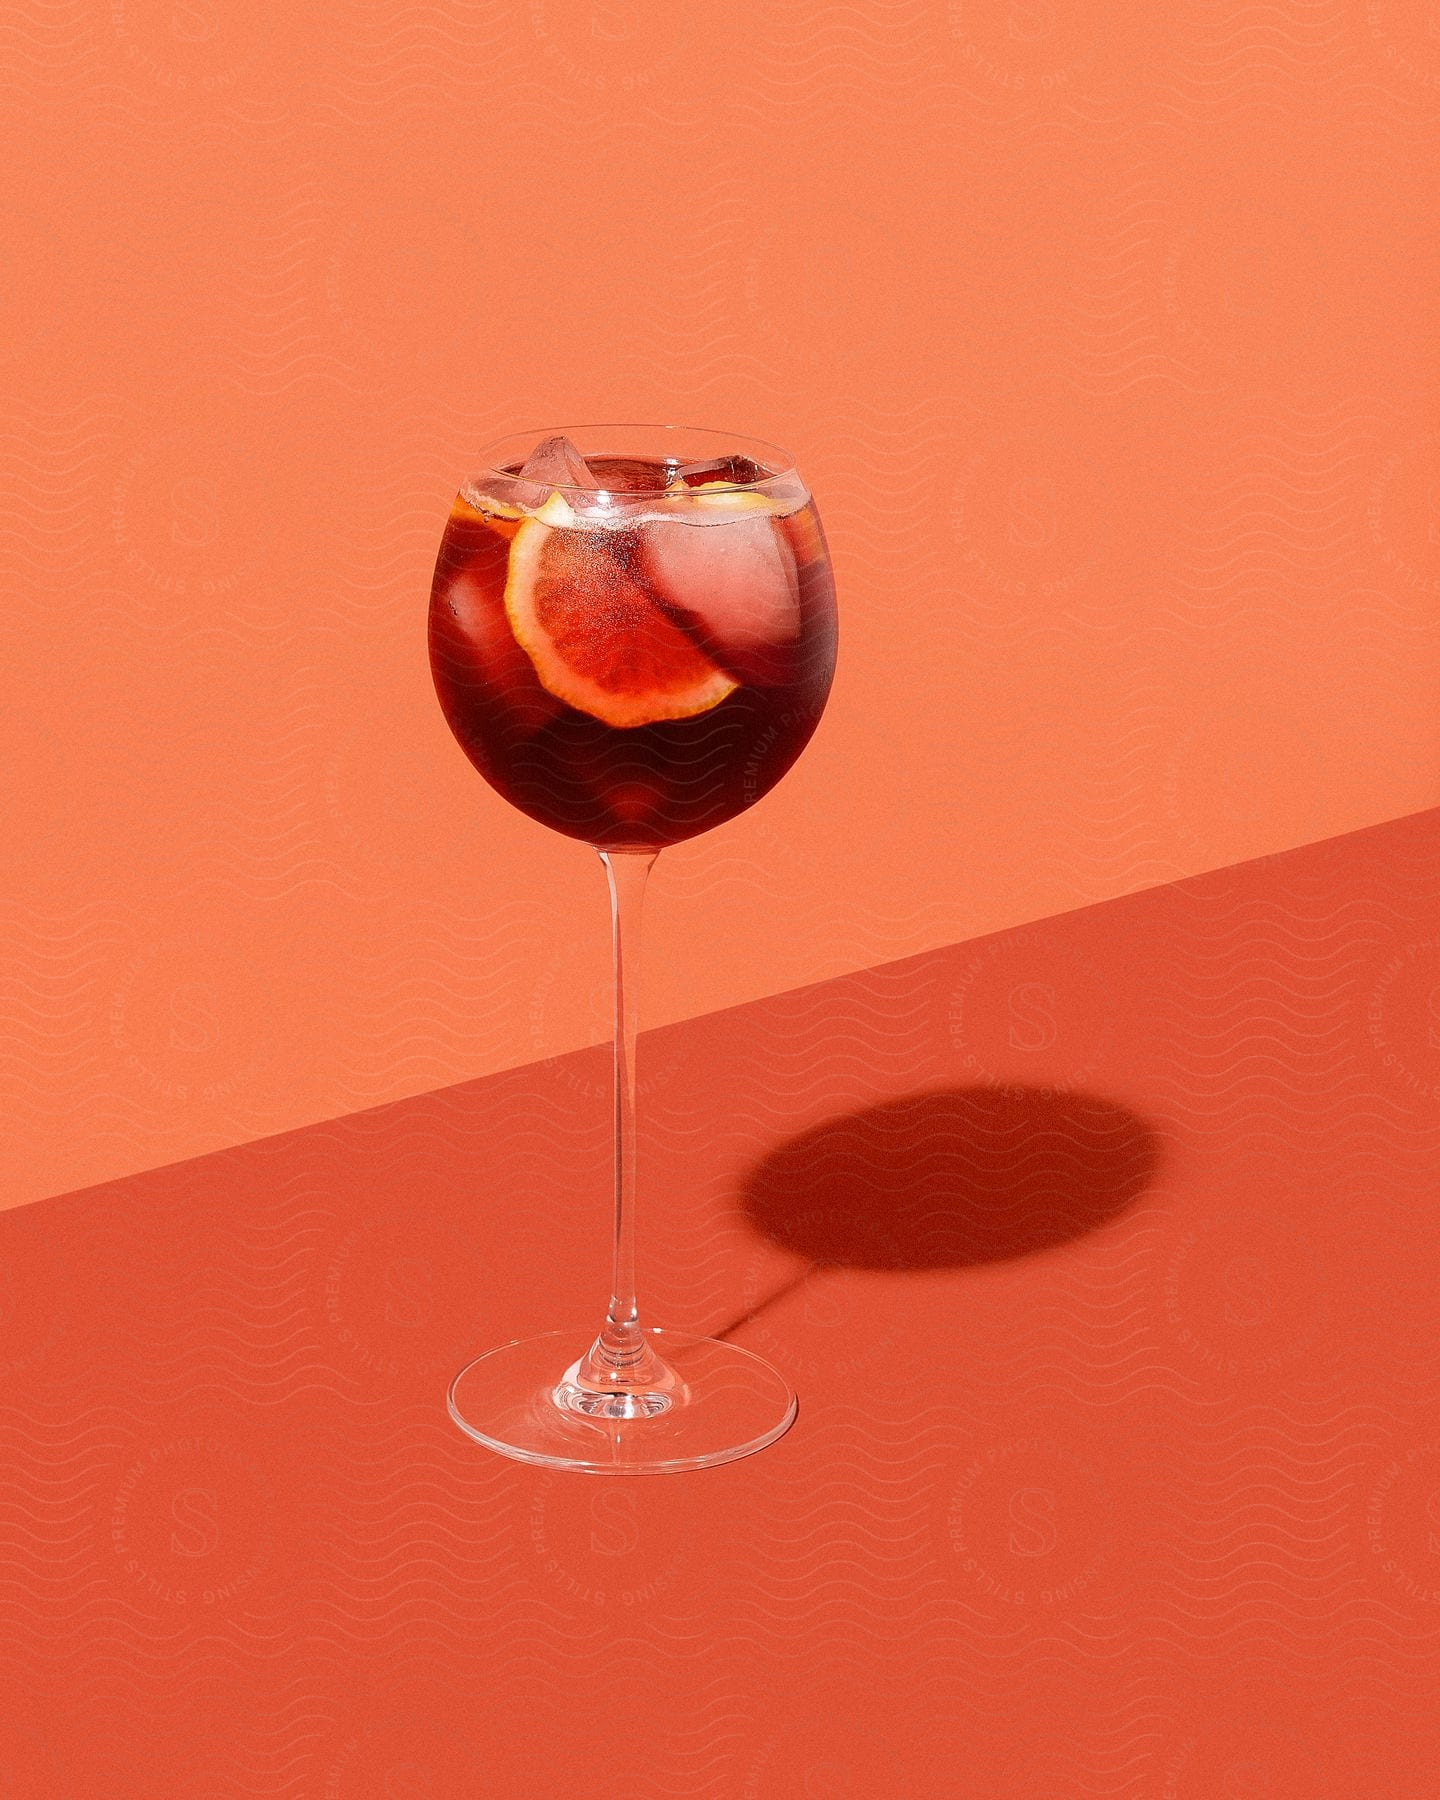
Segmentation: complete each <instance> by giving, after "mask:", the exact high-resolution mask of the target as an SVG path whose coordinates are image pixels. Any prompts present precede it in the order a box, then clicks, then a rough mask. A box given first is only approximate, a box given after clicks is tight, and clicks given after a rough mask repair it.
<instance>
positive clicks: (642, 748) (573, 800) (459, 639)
mask: <svg viewBox="0 0 1440 1800" xmlns="http://www.w3.org/2000/svg"><path fill="white" fill-rule="evenodd" d="M585 473H586V475H588V477H590V478H593V479H594V480H595V481H596V483H597V487H596V489H595V490H594V491H593V492H591V491H577V490H576V489H575V488H572V487H562V488H557V489H554V490H550V489H547V488H546V487H544V486H543V485H542V484H540V483H537V482H535V481H533V480H529V481H527V480H526V479H525V478H524V477H523V476H522V474H521V473H520V471H518V470H516V471H511V472H510V473H509V474H508V475H506V476H495V477H491V478H490V479H489V480H488V481H487V482H486V483H484V484H483V485H482V484H477V483H469V484H467V485H466V487H465V488H464V489H462V491H461V493H460V495H459V496H457V499H456V501H455V505H454V507H453V508H452V511H451V515H450V519H449V522H448V525H447V527H446V531H445V536H444V539H443V541H442V544H441V548H440V555H439V559H438V562H437V564H436V569H435V579H434V583H433V587H432V590H431V605H430V657H431V667H432V669H433V672H434V676H435V686H436V689H437V692H438V693H439V696H440V702H441V705H442V707H443V709H444V712H445V717H446V720H447V721H448V723H449V725H450V728H451V730H452V731H453V732H454V734H455V736H456V738H457V739H458V741H459V743H460V745H461V747H462V748H463V749H464V750H465V752H466V754H467V755H468V756H469V758H470V760H471V761H472V762H473V763H474V764H475V766H476V768H478V769H479V770H480V772H481V774H482V775H484V776H485V778H486V780H487V781H489V782H490V784H491V785H492V786H493V787H494V788H495V789H496V790H497V791H498V792H499V793H501V794H502V795H504V797H505V798H506V799H507V800H509V801H510V802H511V804H512V805H514V806H517V807H519V808H520V810H521V811H522V812H525V813H528V814H529V815H530V817H532V818H534V819H537V820H538V821H539V822H540V823H541V824H543V825H548V826H550V827H551V829H552V830H555V831H560V832H564V833H565V834H566V835H568V836H570V837H575V838H580V839H583V840H584V841H585V842H587V843H591V844H596V845H599V846H600V847H601V848H611V849H619V848H627V849H641V848H661V847H663V846H664V845H666V844H673V843H678V842H680V841H681V840H682V839H684V838H688V837H694V836H695V835H696V834H697V833H699V832H702V831H708V830H709V829H710V828H711V827H712V826H715V825H719V824H722V823H723V822H724V821H725V820H726V819H730V818H734V817H735V815H736V814H737V813H740V812H743V811H744V810H745V808H746V807H748V806H751V805H753V804H754V802H755V801H756V800H758V799H759V798H760V797H761V795H762V794H765V793H767V792H768V791H769V790H770V788H772V787H773V786H774V785H775V783H776V782H777V781H778V780H779V779H780V777H781V776H782V775H783V774H784V773H785V771H786V770H787V769H788V768H789V767H790V765H791V763H793V762H794V760H795V758H796V757H797V756H798V755H799V754H800V752H801V750H802V749H803V748H804V747H805V744H806V743H807V742H808V740H809V738H810V736H811V734H812V732H813V731H814V729H815V726H816V724H817V723H818V721H819V718H820V715H821V712H822V711H823V709H824V706H825V701H826V698H827V696H828V694H829V691H830V682H831V677H832V675H833V672H834V666H835V596H834V586H833V583H832V579H831V575H830V564H829V558H828V555H827V554H826V550H825V539H824V534H823V532H822V530H821V527H820V521H819V516H818V514H817V513H816V510H815V505H814V502H813V501H812V500H811V499H810V497H809V495H808V494H807V493H806V492H805V490H804V489H803V487H801V486H800V485H799V483H798V481H796V480H794V478H787V479H786V480H783V481H782V480H779V479H769V478H768V471H766V470H763V469H761V468H759V466H758V465H756V464H754V463H749V462H746V461H745V459H743V458H727V459H726V461H725V463H724V464H723V465H722V464H717V465H714V466H713V467H710V468H696V469H691V470H689V471H687V472H682V473H681V474H680V475H679V476H678V477H677V474H676V471H675V470H674V469H673V468H667V466H666V465H665V464H662V463H659V462H651V461H646V460H641V459H636V458H619V457H606V458H596V457H591V458H589V459H588V466H587V467H586V469H585ZM552 479H553V477H552ZM757 482H758V483H760V485H758V486H757V485H756V484H757Z"/></svg>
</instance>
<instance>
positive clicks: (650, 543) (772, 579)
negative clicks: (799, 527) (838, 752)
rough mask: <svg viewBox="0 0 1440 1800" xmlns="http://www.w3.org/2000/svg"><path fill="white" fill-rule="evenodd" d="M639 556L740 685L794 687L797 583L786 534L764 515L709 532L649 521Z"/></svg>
mask: <svg viewBox="0 0 1440 1800" xmlns="http://www.w3.org/2000/svg"><path fill="white" fill-rule="evenodd" d="M641 554H642V558H643V563H644V571H645V574H646V576H647V578H648V580H649V582H650V584H651V588H652V591H653V592H654V593H655V595H656V598H657V599H658V600H659V601H660V602H661V604H662V605H664V606H665V607H667V608H668V609H669V610H671V611H672V612H673V613H674V614H675V616H676V617H677V619H679V620H680V622H681V623H682V624H684V626H685V628H686V629H687V630H688V631H689V632H690V634H691V635H692V636H693V637H694V638H695V640H696V641H697V642H698V643H699V644H700V646H701V648H702V649H703V650H704V651H705V652H706V653H707V655H709V656H710V657H712V658H713V659H714V660H715V661H716V662H718V663H719V664H720V666H721V668H723V669H725V670H727V671H728V672H729V673H730V674H731V675H733V676H734V677H735V679H736V680H737V681H741V682H746V683H753V684H754V685H756V686H759V687H773V686H778V685H780V684H782V683H783V682H785V681H786V680H788V679H789V677H790V669H791V664H792V662H793V660H794V654H795V647H796V642H797V639H798V637H799V632H800V583H799V579H798V574H797V570H796V567H795V558H794V556H793V554H792V553H791V550H790V546H789V544H788V543H787V542H786V540H785V536H784V533H783V531H781V530H780V529H778V528H777V526H776V525H775V523H774V521H773V520H771V519H770V518H769V517H768V516H767V515H766V514H764V513H763V512H762V513H760V514H758V515H757V514H755V513H749V514H740V515H737V516H735V517H732V518H730V519H728V520H727V521H726V522H725V524H723V525H721V526H719V527H718V528H717V529H715V530H711V531H696V530H695V529H694V528H693V527H692V526H690V525H688V524H685V523H684V522H683V521H682V520H680V519H678V518H677V519H675V520H673V521H672V520H663V519H651V520H649V521H647V523H646V524H645V526H644V531H643V538H642V549H641Z"/></svg>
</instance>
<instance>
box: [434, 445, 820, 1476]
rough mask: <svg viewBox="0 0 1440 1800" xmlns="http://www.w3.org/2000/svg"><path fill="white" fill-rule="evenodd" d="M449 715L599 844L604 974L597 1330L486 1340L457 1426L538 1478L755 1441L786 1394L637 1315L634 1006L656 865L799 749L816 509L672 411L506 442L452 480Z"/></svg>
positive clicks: (776, 1383) (439, 573)
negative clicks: (493, 1344) (588, 1334)
mask: <svg viewBox="0 0 1440 1800" xmlns="http://www.w3.org/2000/svg"><path fill="white" fill-rule="evenodd" d="M430 660H431V668H432V670H433V673H434V677H435V686H436V690H437V692H438V694H439V696H440V704H441V707H442V708H443V710H444V713H445V717H446V720H447V721H448V723H449V726H450V729H451V731H452V732H453V733H454V734H455V737H456V738H457V739H458V741H459V743H460V745H461V747H462V749H463V750H464V751H465V753H466V755H467V756H468V757H469V758H470V760H471V762H473V763H474V765H475V766H476V768H477V769H479V771H480V773H481V774H482V775H483V776H484V777H485V778H486V780H487V781H488V782H489V783H490V784H491V786H492V787H494V788H495V789H496V790H497V791H498V792H499V793H500V794H502V795H503V796H504V797H505V799H507V800H509V801H510V802H511V804H512V805H514V806H517V807H519V808H520V810H521V811H522V812H525V813H528V814H529V815H530V817H531V818H533V819H537V820H539V821H540V823H541V824H543V825H548V826H549V827H550V828H551V829H552V830H553V831H560V832H564V833H565V834H566V835H567V836H569V837H573V838H578V839H580V840H581V841H582V842H584V843H588V844H590V845H591V846H593V848H595V849H596V850H597V851H598V852H599V855H600V860H601V862H602V863H603V865H604V867H605V873H606V876H607V878H608V883H609V890H610V906H611V926H612V945H613V954H614V980H615V1040H614V1048H615V1096H614V1105H615V1142H614V1155H615V1239H614V1264H613V1279H612V1283H611V1298H610V1304H609V1307H608V1309H607V1311H606V1314H605V1320H604V1323H603V1325H602V1326H601V1327H600V1330H599V1332H598V1334H597V1335H596V1336H595V1338H594V1340H593V1342H591V1343H590V1344H589V1346H588V1348H587V1347H586V1344H585V1341H584V1337H585V1334H583V1333H580V1334H575V1333H568V1332H563V1331H557V1332H548V1333H545V1334H543V1335H542V1336H539V1337H532V1338H526V1339H521V1340H518V1341H516V1342H513V1343H509V1344H505V1345H502V1346H500V1347H499V1348H497V1349H493V1350H490V1351H487V1352H486V1353H485V1354H484V1355H482V1356H480V1357H477V1358H476V1359H475V1360H474V1361H473V1362H471V1363H469V1364H468V1365H467V1366H466V1367H465V1368H464V1369H462V1370H461V1371H460V1373H459V1374H458V1375H457V1376H456V1378H455V1380H454V1382H453V1383H452V1384H451V1388H450V1393H449V1407H450V1413H451V1416H452V1417H453V1418H454V1419H455V1421H456V1423H457V1424H458V1425H459V1426H460V1427H461V1428H462V1430H464V1431H466V1432H468V1433H469V1435H470V1436H471V1437H473V1438H475V1439H477V1440H478V1441H479V1442H480V1443H482V1444H485V1445H488V1446H489V1448H491V1449H492V1450H497V1451H499V1452H500V1453H501V1454H502V1455H505V1456H510V1457H514V1458H517V1459H518V1460H519V1461H522V1462H529V1463H538V1464H541V1465H543V1466H545V1467H549V1468H566V1469H578V1470H584V1471H588V1472H591V1473H612V1474H649V1473H658V1472H662V1471H669V1470H678V1469H696V1468H705V1467H708V1466H710V1465H712V1464H716V1463H723V1462H729V1461H732V1460H733V1459H734V1458H736V1457H739V1456H746V1455H748V1454H750V1453H751V1452H752V1451H755V1450H759V1449H761V1448H763V1447H764V1446H765V1445H766V1444H769V1443H772V1442H773V1441H774V1440H775V1439H776V1438H777V1437H779V1436H780V1434H781V1433H782V1432H783V1431H784V1430H785V1429H786V1428H787V1427H788V1426H789V1424H790V1423H791V1421H792V1420H793V1418H794V1417H795V1396H794V1394H793V1393H792V1391H791V1389H790V1387H789V1384H788V1383H787V1382H786V1381H785V1380H784V1378H783V1377H782V1376H781V1375H780V1374H779V1373H777V1371H776V1370H775V1369H773V1368H772V1367H771V1366H770V1365H769V1363H767V1362H765V1361H764V1360H763V1359H762V1358H760V1357H758V1356H756V1355H754V1354H753V1353H752V1352H751V1351H748V1350H744V1349H742V1348H740V1347H739V1346H738V1345H735V1344H729V1343H723V1342H720V1341H718V1340H716V1339H710V1338H703V1337H694V1336H690V1335H687V1334H685V1333H682V1332H676V1331H672V1330H670V1329H669V1328H665V1329H660V1328H658V1327H655V1326H651V1325H648V1324H645V1325H642V1323H641V1319H640V1312H639V1308H638V1305H637V1302H636V1296H635V1031H636V1019H635V999H636V994H637V987H638V984H637V972H638V971H637V964H638V957H639V942H640V917H641V905H642V900H643V896H644V891H645V883H646V878H647V877H648V875H649V873H650V869H651V866H652V865H653V863H654V861H655V858H656V856H657V855H658V854H659V852H660V851H661V850H662V849H663V848H664V847H665V846H666V845H667V844H674V843H679V842H681V841H682V840H683V839H685V838H689V837H694V836H695V835H696V834H697V833H699V832H702V831H708V830H709V829H710V828H711V827H712V826H715V825H719V824H722V823H723V822H724V821H725V820H726V819H731V818H734V817H735V815H736V814H737V813H740V812H743V811H744V810H745V808H746V807H748V806H752V805H753V804H754V803H755V801H757V800H758V799H760V797H761V796H762V795H763V794H765V793H766V792H768V791H769V789H770V788H772V787H773V786H774V785H775V783H776V782H777V781H778V780H779V779H780V777H781V776H782V775H783V774H784V773H785V771H786V770H787V769H788V768H789V767H790V765H791V763H793V762H794V761H795V758H796V757H797V756H798V755H799V754H800V752H801V750H803V749H804V747H805V745H806V743H807V742H808V741H809V738H810V736H811V734H812V732H813V731H814V729H815V726H816V724H817V723H818V721H819V718H820V714H821V712H822V711H823V709H824V706H825V701H826V698H827V696H828V694H829V691H830V682H831V677H832V675H833V672H834V667H835V591H834V583H833V581H832V579H831V573H830V560H829V556H828V554H827V551H826V548H825V536H824V532H823V531H822V529H821V526H820V519H819V515H818V514H817V512H816V510H815V503H814V501H813V500H812V499H811V497H810V495H809V493H808V491H807V489H806V487H805V485H804V483H803V481H802V480H801V479H800V476H799V474H798V473H797V471H796V469H795V466H794V463H793V462H792V460H791V459H790V457H789V456H787V455H786V454H785V453H784V452H783V451H780V450H777V449H775V448H774V447H773V446H771V445H769V444H764V443H760V442H758V441H755V440H750V439H746V438H739V437H732V436H729V435H727V434H725V433H722V432H715V431H701V430H691V429H688V428H681V427H676V426H648V425H597V426H580V427H573V428H570V429H568V430H566V431H563V432H561V431H553V432H546V433H532V434H529V435H524V436H514V437H509V438H504V439H502V440H500V441H499V442H498V443H496V444H493V445H491V447H490V449H489V450H488V452H486V453H485V455H484V458H483V466H482V468H481V470H480V472H479V473H478V474H477V475H476V476H475V477H474V479H473V480H470V481H467V482H466V483H465V484H464V486H463V487H462V488H461V489H460V492H459V494H458V496H457V497H456V500H455V503H454V506H453V508H452V510H451V514H450V519H449V522H448V524H447V526H446V529H445V536H444V540H443V542H442V544H441V547H440V555H439V560H438V562H437V564H436V569H435V580H434V584H433V588H432V593H431V602H430Z"/></svg>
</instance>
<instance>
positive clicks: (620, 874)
mask: <svg viewBox="0 0 1440 1800" xmlns="http://www.w3.org/2000/svg"><path fill="white" fill-rule="evenodd" d="M658 854H659V852H658V851H655V850H602V851H601V852H600V860H601V862H602V863H604V865H605V874H606V877H607V878H608V880H609V883H610V929H611V944H612V947H613V952H614V965H615V1256H614V1265H613V1273H612V1276H611V1282H610V1305H609V1308H608V1309H607V1311H606V1314H605V1324H604V1326H603V1327H602V1329H601V1332H600V1335H599V1336H598V1337H597V1338H596V1340H595V1342H594V1343H593V1344H592V1345H591V1347H590V1350H589V1353H588V1355H586V1356H585V1357H583V1358H582V1359H581V1361H580V1363H579V1364H578V1366H577V1368H576V1370H575V1378H576V1380H577V1381H578V1383H579V1384H580V1385H581V1387H583V1388H587V1389H597V1388H598V1389H608V1390H610V1391H612V1392H613V1391H615V1390H617V1389H619V1390H622V1391H623V1390H630V1391H632V1392H633V1391H634V1390H637V1389H649V1390H655V1399H656V1401H657V1403H659V1402H660V1395H661V1394H663V1393H664V1392H665V1391H666V1390H667V1389H669V1388H671V1387H673V1385H674V1376H673V1375H672V1374H671V1372H670V1371H669V1370H668V1369H667V1367H666V1366H665V1364H664V1363H663V1362H662V1360H661V1359H660V1358H659V1357H658V1356H657V1355H656V1354H655V1352H654V1351H653V1350H652V1348H651V1347H650V1345H649V1343H648V1342H647V1341H646V1337H645V1333H644V1332H643V1331H642V1330H641V1328H640V1311H639V1305H638V1303H637V1301H636V1298H635V1033H636V1025H637V1014H638V1001H639V998H640V920H641V914H642V912H643V909H644V901H645V883H646V881H647V880H648V878H649V875H650V870H651V869H652V867H653V866H654V863H655V858H656V856H657V855H658Z"/></svg>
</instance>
